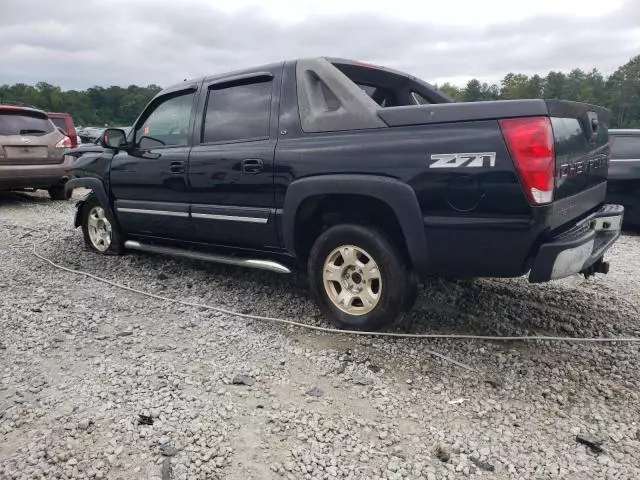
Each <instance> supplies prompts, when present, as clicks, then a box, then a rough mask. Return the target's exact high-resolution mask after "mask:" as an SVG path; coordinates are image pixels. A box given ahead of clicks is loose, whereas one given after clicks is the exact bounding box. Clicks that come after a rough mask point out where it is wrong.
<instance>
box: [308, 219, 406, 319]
mask: <svg viewBox="0 0 640 480" xmlns="http://www.w3.org/2000/svg"><path fill="white" fill-rule="evenodd" d="M308 272H309V283H310V285H311V289H312V290H313V293H314V295H315V297H316V299H317V301H318V304H319V305H320V307H321V309H322V310H323V312H324V313H325V315H326V316H327V317H328V318H329V319H330V320H331V321H332V322H333V323H334V324H336V325H337V326H339V327H341V328H360V329H367V330H377V329H380V328H382V327H384V326H386V325H391V324H394V323H396V322H397V320H398V319H399V317H400V315H401V314H402V312H403V310H404V309H405V308H406V306H407V303H408V302H407V300H409V298H408V297H407V292H406V289H407V287H409V286H410V278H409V270H408V268H407V266H406V265H405V262H404V261H403V257H402V255H401V254H400V252H399V251H398V249H397V248H396V246H395V245H394V244H393V243H392V242H391V241H390V240H389V239H388V238H387V237H386V236H385V235H384V234H383V233H382V232H380V231H379V230H377V229H375V228H371V227H368V226H360V225H337V226H334V227H331V228H329V229H328V230H326V231H325V232H323V233H322V234H321V235H320V236H319V237H318V238H317V239H316V241H315V243H314V245H313V247H312V249H311V252H310V255H309V261H308Z"/></svg>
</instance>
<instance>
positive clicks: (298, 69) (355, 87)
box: [70, 58, 623, 329]
mask: <svg viewBox="0 0 640 480" xmlns="http://www.w3.org/2000/svg"><path fill="white" fill-rule="evenodd" d="M608 116H609V112H608V110H606V109H603V108H600V107H597V106H593V105H585V104H582V103H575V102H565V101H558V100H553V101H552V100H547V101H545V100H515V101H495V102H477V103H452V102H451V101H450V100H449V98H448V97H447V96H446V95H444V94H442V93H441V92H438V91H437V90H435V89H433V88H432V87H431V86H430V85H428V84H426V83H424V82H422V81H420V80H418V79H416V78H414V77H411V76H409V75H407V74H404V73H401V72H397V71H394V70H390V69H386V68H381V67H373V66H370V65H364V64H361V63H358V62H353V61H350V60H342V59H325V58H315V59H306V60H297V61H290V62H284V63H278V64H272V65H265V66H262V67H258V68H255V69H249V70H245V71H241V72H231V73H227V74H223V75H217V76H212V77H206V78H203V79H198V80H194V81H185V82H182V83H181V84H178V85H176V86H174V87H170V88H168V89H166V90H164V91H163V92H161V93H159V94H158V95H157V96H156V97H155V98H154V99H153V100H152V101H151V103H150V104H149V105H148V107H147V108H146V109H145V111H144V112H143V113H142V115H141V116H140V117H139V118H138V120H137V121H136V122H135V124H134V127H133V128H134V130H133V132H132V133H131V134H130V135H129V136H128V137H127V135H126V134H125V132H123V131H121V130H118V129H107V130H106V132H105V134H104V138H103V142H102V143H103V146H105V148H106V149H105V151H104V152H102V153H97V154H86V155H84V156H82V157H80V158H79V159H78V160H77V161H76V162H75V163H74V172H75V174H76V176H77V177H80V178H77V179H75V180H72V181H71V182H70V186H74V187H75V186H77V187H80V186H83V187H86V188H90V189H92V191H93V193H92V194H91V195H90V196H89V197H87V198H86V199H85V200H84V201H82V202H79V204H78V214H77V216H76V226H80V225H81V226H82V228H83V233H84V236H85V241H86V242H87V244H88V245H89V247H90V248H92V249H93V250H94V251H96V252H99V253H103V254H119V253H122V251H123V250H124V249H125V248H129V249H135V250H142V251H148V252H156V253H166V254H173V255H182V256H186V257H191V258H198V259H201V260H212V261H218V262H224V263H232V264H238V265H243V266H252V267H258V268H264V269H268V270H272V271H277V272H290V271H291V270H292V269H294V268H298V269H303V270H306V272H307V275H308V279H309V283H310V285H311V288H312V290H313V292H314V294H315V296H316V298H317V301H318V304H319V305H320V307H321V308H322V310H323V311H324V312H325V314H326V315H327V316H328V317H329V318H330V319H332V320H333V321H334V322H335V323H336V324H337V325H340V326H346V327H351V328H354V327H355V328H367V329H374V328H380V327H382V326H383V325H386V324H389V323H392V322H394V321H395V320H396V319H397V318H399V316H400V315H401V313H402V311H404V310H406V309H407V308H409V307H410V306H411V305H412V304H413V302H414V300H415V297H416V292H417V289H416V281H417V280H416V276H417V275H426V274H434V275H445V276H449V277H469V276H472V277H478V276H493V277H515V276H520V275H524V274H525V273H527V272H529V280H530V281H532V282H544V281H548V280H552V279H557V278H563V277H566V276H569V275H573V274H576V273H579V272H580V273H583V274H584V275H585V276H589V275H592V274H594V273H596V272H603V273H606V271H607V269H608V264H606V263H605V262H604V261H603V256H604V253H605V251H606V250H607V249H608V248H609V247H610V246H611V245H612V244H613V243H614V242H615V241H616V239H617V238H618V236H619V235H620V223H621V220H622V216H623V208H622V207H620V206H618V205H604V200H605V196H606V179H607V165H608V154H609V148H608V145H609V138H608V135H607V121H608Z"/></svg>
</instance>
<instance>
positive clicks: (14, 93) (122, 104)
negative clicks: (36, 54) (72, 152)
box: [0, 82, 161, 126]
mask: <svg viewBox="0 0 640 480" xmlns="http://www.w3.org/2000/svg"><path fill="white" fill-rule="evenodd" d="M160 90H161V88H160V87H159V86H157V85H149V86H147V87H139V86H136V85H130V86H128V87H126V88H123V87H117V86H111V87H107V88H104V87H92V88H89V89H87V90H84V91H78V90H67V91H63V90H62V89H60V87H56V86H54V85H50V84H49V83H46V82H38V83H36V84H35V86H34V85H25V84H24V83H17V84H15V85H2V86H0V104H3V103H8V102H9V103H10V102H13V103H21V104H25V105H28V106H33V107H36V108H39V109H42V110H45V111H47V112H68V113H70V114H71V115H73V119H74V122H75V124H76V125H82V126H105V125H107V126H126V125H130V124H131V123H133V122H134V121H135V119H136V118H137V117H138V115H139V114H140V112H142V110H143V109H144V107H145V106H146V105H147V103H149V101H150V100H151V99H152V98H153V96H154V95H155V94H156V93H158V92H159V91H160Z"/></svg>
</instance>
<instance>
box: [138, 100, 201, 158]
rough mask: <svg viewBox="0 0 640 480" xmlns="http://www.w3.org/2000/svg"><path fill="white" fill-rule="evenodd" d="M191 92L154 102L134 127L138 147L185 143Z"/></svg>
mask: <svg viewBox="0 0 640 480" xmlns="http://www.w3.org/2000/svg"><path fill="white" fill-rule="evenodd" d="M193 95H194V93H193V92H189V93H183V94H180V95H178V96H171V97H167V98H166V99H165V100H162V101H161V102H160V103H158V104H156V106H155V107H154V108H153V110H152V111H151V113H150V114H149V115H147V116H146V119H145V120H144V121H143V122H142V124H141V125H138V127H137V129H136V137H135V138H136V143H137V145H138V147H139V148H143V149H144V148H157V147H170V146H180V145H187V144H188V143H189V119H190V118H191V108H192V106H193Z"/></svg>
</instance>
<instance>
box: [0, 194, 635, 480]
mask: <svg viewBox="0 0 640 480" xmlns="http://www.w3.org/2000/svg"><path fill="white" fill-rule="evenodd" d="M73 211H74V208H73V202H52V201H50V200H48V199H47V198H46V197H45V196H44V195H39V194H0V327H1V330H0V331H1V332H2V334H1V336H0V479H18V478H20V479H22V478H43V479H45V478H46V479H55V478H105V479H169V478H173V479H200V478H201V479H232V480H236V479H237V480H240V479H242V480H248V479H270V478H275V479H279V478H287V479H338V478H348V479H405V478H406V479H408V478H412V479H429V480H431V479H458V478H487V479H547V478H549V479H551V478H554V479H555V478H566V479H576V480H577V479H580V480H585V479H587V480H588V479H603V478H604V479H614V478H615V479H637V478H640V457H639V456H638V452H639V451H640V424H639V422H640V415H639V414H640V371H639V369H638V353H639V350H640V348H639V346H638V344H615V343H614V344H575V343H564V342H563V343H541V342H533V343H522V342H480V341H453V340H435V341H425V340H412V339H384V338H366V337H351V336H346V335H337V334H326V333H316V332H309V331H303V330H301V329H298V328H292V327H284V326H280V325H275V324H266V323H261V322H258V321H247V320H243V319H239V318H235V317H230V316H225V315H222V314H218V313H215V312H212V311H210V310H204V309H200V308H195V307H186V306H182V305H178V304H172V303H168V302H162V301H157V300H154V299H151V298H148V297H144V296H141V295H138V294H135V293H131V292H127V291H123V290H120V289H116V288H114V287H111V286H108V285H106V284H103V283H99V282H96V281H94V280H90V279H87V278H84V277H79V276H74V275H72V274H69V273H66V272H62V271H59V270H56V269H54V268H52V267H51V266H49V265H47V264H45V263H43V262H42V261H41V260H39V259H37V258H35V257H34V256H32V255H31V254H30V249H29V247H30V245H31V242H34V241H35V242H37V243H38V244H39V246H38V249H39V251H40V252H41V253H42V254H44V255H46V256H47V257H49V258H51V259H53V260H55V261H56V262H59V263H61V264H63V265H65V266H68V267H70V268H77V269H81V270H84V271H88V272H91V273H94V274H97V275H100V276H103V277H105V278H108V279H111V280H115V281H118V282H121V283H124V284H126V285H129V286H132V287H136V288H139V289H143V290H145V291H149V292H153V293H158V294H161V295H166V296H168V297H171V298H180V299H183V300H188V301H192V302H199V303H206V304H211V305H218V306H223V307H225V308H229V309H234V310H237V311H241V312H250V313H256V314H264V315H271V316H278V317H284V318H289V319H294V320H299V321H304V322H307V323H311V324H318V325H324V326H328V325H326V323H325V322H324V320H323V319H322V318H321V317H320V315H319V312H318V310H317V309H316V307H315V305H314V304H313V302H312V301H311V300H310V298H309V295H308V292H307V291H305V289H304V288H303V287H301V286H299V285H298V284H296V283H295V282H294V281H293V280H291V279H290V278H289V277H285V276H279V275H277V274H271V273H265V272H259V271H249V270H241V269H236V268H232V267H226V266H218V265H203V264H198V263H195V262H190V261H183V260H177V259H171V258H162V257H154V256H147V255H140V254H128V255H126V256H124V257H115V258H114V257H100V256H98V255H95V254H92V253H90V252H88V251H87V250H86V249H85V248H84V246H83V243H82V236H81V232H80V231H79V230H75V229H73V228H72V219H73ZM10 225H14V226H10ZM17 225H22V226H28V227H32V228H36V229H38V230H39V231H40V232H41V233H39V232H33V231H29V230H25V229H23V228H18V227H17ZM47 235H48V237H47ZM608 259H609V260H610V261H611V273H610V274H609V275H607V276H599V277H597V278H595V279H590V280H584V279H582V278H581V277H575V278H571V279H568V280H563V281H559V282H555V283H552V284H546V285H529V284H528V283H527V282H526V280H524V279H513V280H476V281H473V282H471V281H467V282H462V281H445V280H431V281H428V282H427V283H426V284H425V285H424V288H423V291H422V293H421V297H420V300H419V302H418V305H417V307H416V309H415V310H414V311H413V312H412V314H411V315H410V317H409V318H408V319H407V322H406V323H405V324H404V325H403V326H402V327H401V330H400V331H403V332H412V333H426V332H433V333H479V334H497V335H518V334H546V335H569V336H640V321H639V320H640V318H639V317H640V315H639V314H638V307H640V288H639V285H640V281H639V280H638V272H640V237H639V236H633V235H625V236H624V237H622V238H621V239H620V241H619V242H618V244H617V245H616V246H615V247H614V249H613V250H612V251H611V252H610V254H609V255H608ZM428 350H435V351H437V352H439V353H442V354H445V355H448V356H450V357H451V358H454V359H455V360H457V361H459V362H462V363H464V364H467V365H470V366H473V367H474V368H476V369H477V372H470V371H467V370H465V369H462V368H460V367H458V366H455V365H453V364H451V363H449V362H446V361H444V360H441V359H438V358H434V357H433V356H431V355H430V354H429V353H428ZM577 434H580V435H584V436H586V437H589V438H592V439H595V440H598V441H601V442H602V446H601V448H602V449H603V451H602V452H601V453H594V452H593V451H592V450H591V449H590V448H589V447H587V446H585V445H583V444H580V443H578V442H577V441H576V438H575V437H576V435H577Z"/></svg>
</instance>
